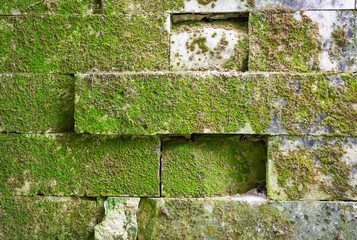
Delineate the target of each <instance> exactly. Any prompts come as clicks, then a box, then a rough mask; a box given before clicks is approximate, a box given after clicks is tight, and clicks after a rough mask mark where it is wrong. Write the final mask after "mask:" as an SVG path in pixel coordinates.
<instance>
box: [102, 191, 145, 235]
mask: <svg viewBox="0 0 357 240" xmlns="http://www.w3.org/2000/svg"><path fill="white" fill-rule="evenodd" d="M139 202H140V198H112V197H111V198H108V199H107V200H106V201H105V202H104V208H105V217H104V219H103V221H102V222H101V223H100V224H98V225H96V226H95V239H96V240H115V239H133V240H134V239H136V236H137V232H138V222H137V219H136V216H137V211H138V207H139Z"/></svg>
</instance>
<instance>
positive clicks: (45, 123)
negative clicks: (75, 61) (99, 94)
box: [0, 74, 74, 133]
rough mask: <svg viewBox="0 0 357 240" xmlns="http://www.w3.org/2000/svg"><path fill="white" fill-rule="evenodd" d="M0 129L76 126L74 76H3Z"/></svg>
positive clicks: (50, 129) (41, 129) (22, 130)
mask: <svg viewBox="0 0 357 240" xmlns="http://www.w3.org/2000/svg"><path fill="white" fill-rule="evenodd" d="M0 89H1V94H0V132H17V133H26V132H27V133H28V132H68V131H73V129H74V117H73V115H74V103H73V100H74V79H73V77H72V76H65V75H42V74H41V75H40V74H33V75H22V74H7V75H0Z"/></svg>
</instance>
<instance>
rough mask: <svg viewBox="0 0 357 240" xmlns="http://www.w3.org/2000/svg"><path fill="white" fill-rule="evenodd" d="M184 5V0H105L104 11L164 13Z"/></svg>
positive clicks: (111, 12) (109, 12)
mask: <svg viewBox="0 0 357 240" xmlns="http://www.w3.org/2000/svg"><path fill="white" fill-rule="evenodd" d="M183 6H184V0H167V1H161V0H152V1H147V0H144V1H143V0H105V1H103V8H104V12H105V13H107V14H118V13H119V14H120V13H134V14H136V13H149V12H155V13H163V12H165V11H168V10H170V11H175V10H176V11H177V10H180V9H182V8H183Z"/></svg>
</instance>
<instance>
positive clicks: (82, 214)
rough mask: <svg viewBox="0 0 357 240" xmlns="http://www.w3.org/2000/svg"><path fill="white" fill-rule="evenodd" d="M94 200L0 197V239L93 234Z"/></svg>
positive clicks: (94, 220)
mask: <svg viewBox="0 0 357 240" xmlns="http://www.w3.org/2000/svg"><path fill="white" fill-rule="evenodd" d="M95 212H96V202H95V201H93V200H88V199H79V198H71V197H10V198H3V197H2V198H0V238H1V239H3V240H13V239H28V240H32V239H33V240H35V239H83V240H87V239H90V238H91V237H92V236H93V233H94V225H95V224H96V217H95Z"/></svg>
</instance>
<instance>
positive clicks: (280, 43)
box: [248, 8, 322, 72]
mask: <svg viewBox="0 0 357 240" xmlns="http://www.w3.org/2000/svg"><path fill="white" fill-rule="evenodd" d="M249 36H250V37H249V65H248V68H249V71H276V72H279V71H281V72H286V71H293V72H311V71H312V70H316V69H317V68H318V66H319V54H320V53H321V51H322V44H321V36H320V33H319V26H318V24H317V23H315V22H313V21H312V20H311V19H310V18H309V17H307V16H306V15H304V14H303V13H302V12H296V13H295V12H292V11H290V10H286V9H279V8H273V9H270V10H266V11H253V12H251V13H250V17H249Z"/></svg>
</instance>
